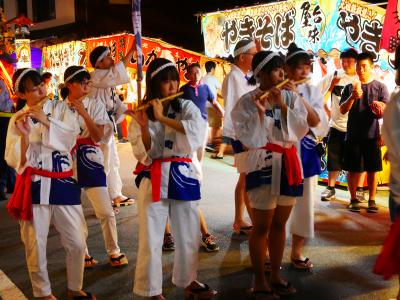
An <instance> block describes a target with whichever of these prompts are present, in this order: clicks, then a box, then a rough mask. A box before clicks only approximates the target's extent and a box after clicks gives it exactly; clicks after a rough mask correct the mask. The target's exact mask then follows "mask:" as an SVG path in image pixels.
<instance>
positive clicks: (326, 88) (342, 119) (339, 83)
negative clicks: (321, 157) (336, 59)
mask: <svg viewBox="0 0 400 300" xmlns="http://www.w3.org/2000/svg"><path fill="white" fill-rule="evenodd" d="M357 56H358V53H357V51H356V50H355V49H353V48H350V49H347V50H345V51H343V52H342V53H341V54H340V62H341V65H342V69H341V70H338V71H335V72H334V73H331V74H328V75H326V76H325V77H324V78H323V79H322V81H321V82H320V83H319V88H320V89H321V92H322V94H323V95H324V102H325V111H326V113H327V115H328V117H329V118H330V122H329V126H330V131H329V135H328V143H327V144H328V166H327V169H328V186H327V188H326V189H325V190H324V191H323V192H322V194H321V200H322V201H329V200H330V199H331V198H333V197H334V196H335V184H336V179H337V177H338V176H339V173H340V171H341V170H342V169H343V168H342V167H343V149H344V140H345V137H346V132H347V119H348V113H346V114H342V113H340V109H339V102H340V97H341V95H342V92H343V89H344V87H345V86H346V85H348V84H351V83H353V82H354V81H356V80H358V76H357V73H356V62H357V61H356V59H357ZM329 100H331V105H330V107H329V105H328V102H329ZM361 177H362V178H361V180H360V182H361V183H360V184H359V188H358V189H357V198H359V199H363V198H364V196H363V188H362V181H363V179H364V176H361Z"/></svg>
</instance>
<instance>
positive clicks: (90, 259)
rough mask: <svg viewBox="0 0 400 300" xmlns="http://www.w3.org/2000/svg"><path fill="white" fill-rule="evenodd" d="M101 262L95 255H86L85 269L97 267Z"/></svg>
mask: <svg viewBox="0 0 400 300" xmlns="http://www.w3.org/2000/svg"><path fill="white" fill-rule="evenodd" d="M98 263H99V262H98V261H97V260H95V259H94V257H93V256H89V257H88V258H86V257H85V269H89V268H93V267H95V266H96V265H97V264H98Z"/></svg>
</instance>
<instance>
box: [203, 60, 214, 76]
mask: <svg viewBox="0 0 400 300" xmlns="http://www.w3.org/2000/svg"><path fill="white" fill-rule="evenodd" d="M204 67H205V68H206V72H207V73H210V72H211V70H212V69H215V68H216V67H217V64H216V63H215V62H213V61H212V60H209V61H207V62H206V63H205V64H204Z"/></svg>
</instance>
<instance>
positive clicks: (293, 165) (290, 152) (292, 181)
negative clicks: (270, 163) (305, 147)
mask: <svg viewBox="0 0 400 300" xmlns="http://www.w3.org/2000/svg"><path fill="white" fill-rule="evenodd" d="M260 149H265V150H268V151H272V152H277V153H281V154H283V156H284V158H285V171H286V176H287V179H288V184H289V186H292V185H294V186H298V185H300V184H301V183H302V182H303V178H302V177H301V168H300V162H299V158H298V157H297V149H296V146H295V145H293V146H292V147H291V148H284V147H282V146H279V145H276V144H271V143H268V144H266V145H265V146H264V147H261V148H260Z"/></svg>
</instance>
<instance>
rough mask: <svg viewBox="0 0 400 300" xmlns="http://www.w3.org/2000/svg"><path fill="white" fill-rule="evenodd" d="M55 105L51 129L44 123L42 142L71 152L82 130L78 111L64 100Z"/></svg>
mask: <svg viewBox="0 0 400 300" xmlns="http://www.w3.org/2000/svg"><path fill="white" fill-rule="evenodd" d="M54 105H55V106H56V107H55V108H54V109H53V115H52V116H51V117H49V122H50V127H49V129H47V128H46V127H45V126H43V125H42V143H43V145H44V146H46V147H48V148H50V149H53V150H57V151H61V152H70V151H71V149H72V148H73V147H74V146H75V144H76V139H77V136H78V135H79V132H80V127H79V122H78V116H77V113H75V112H73V111H72V110H71V109H70V108H69V107H68V106H67V105H66V104H65V103H63V102H57V104H54Z"/></svg>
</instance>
